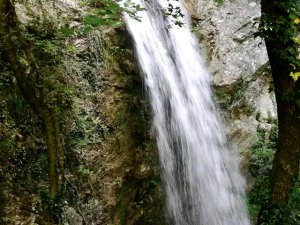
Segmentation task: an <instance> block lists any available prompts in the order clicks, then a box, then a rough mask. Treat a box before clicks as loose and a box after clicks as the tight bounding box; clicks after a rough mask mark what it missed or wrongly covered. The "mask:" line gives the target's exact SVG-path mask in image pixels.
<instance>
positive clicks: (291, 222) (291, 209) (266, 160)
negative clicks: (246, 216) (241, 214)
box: [248, 123, 300, 225]
mask: <svg viewBox="0 0 300 225" xmlns="http://www.w3.org/2000/svg"><path fill="white" fill-rule="evenodd" d="M277 133H278V127H277V125H276V123H272V128H271V130H270V131H269V132H267V131H266V130H265V129H263V128H261V127H260V126H258V127H257V135H258V142H257V144H256V145H255V146H254V147H253V149H252V156H251V159H250V167H249V171H250V173H251V174H252V176H253V177H254V178H255V179H256V181H255V185H254V187H253V189H252V190H251V192H250V193H249V194H248V209H249V212H250V216H251V218H252V219H253V220H256V218H257V216H258V213H259V210H260V208H261V206H262V205H264V206H265V207H267V208H265V210H264V211H262V212H261V213H262V214H264V213H266V215H264V216H266V217H268V218H271V220H270V221H271V222H270V223H269V224H265V225H274V224H276V222H278V221H280V220H282V219H283V221H285V223H284V224H283V225H295V224H297V221H298V222H299V219H300V217H299V215H300V204H299V203H300V191H299V190H300V189H299V183H297V184H296V185H295V188H294V189H293V193H292V195H291V198H290V201H289V204H288V206H287V207H278V206H276V205H274V204H273V203H272V202H271V200H270V190H269V175H270V172H271V169H272V162H273V158H274V154H275V148H276V142H277ZM268 208H270V209H271V210H269V209H268ZM270 211H272V212H273V213H272V215H271V214H269V212H270Z"/></svg>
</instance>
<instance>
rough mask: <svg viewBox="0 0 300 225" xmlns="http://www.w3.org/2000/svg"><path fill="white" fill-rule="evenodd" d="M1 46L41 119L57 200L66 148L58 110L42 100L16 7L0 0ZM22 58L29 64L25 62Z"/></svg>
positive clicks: (51, 185)
mask: <svg viewBox="0 0 300 225" xmlns="http://www.w3.org/2000/svg"><path fill="white" fill-rule="evenodd" d="M0 18H1V19H0V43H1V44H2V47H3V50H4V56H5V57H6V59H7V61H8V62H9V64H10V67H11V69H12V72H13V75H14V77H15V78H16V81H17V85H18V87H19V89H20V90H21V93H22V95H23V97H24V99H25V101H26V102H27V103H28V104H29V105H30V107H31V109H32V110H33V111H34V112H35V113H36V114H37V116H38V117H39V118H40V119H41V121H42V122H43V125H44V129H45V135H46V142H47V149H48V158H49V180H50V182H49V196H50V198H51V199H55V197H56V196H57V193H58V192H59V189H60V183H61V178H60V176H59V172H58V171H59V170H62V169H63V157H64V154H63V146H62V143H61V137H60V127H59V122H58V119H57V115H56V113H55V109H54V108H53V107H51V106H49V105H48V104H47V103H46V102H45V101H44V99H43V90H42V87H41V85H39V84H37V80H38V77H40V76H41V75H40V74H39V73H38V70H37V67H36V66H35V61H34V58H33V55H32V52H31V47H30V43H29V42H28V41H27V40H26V39H25V38H24V37H23V36H22V33H21V32H20V30H19V27H18V23H19V22H18V18H17V15H16V12H15V8H14V4H13V3H12V2H11V1H10V0H0ZM21 58H23V61H24V59H25V60H26V62H27V63H24V62H22V60H21Z"/></svg>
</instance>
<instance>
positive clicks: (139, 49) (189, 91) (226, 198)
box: [125, 0, 250, 225]
mask: <svg viewBox="0 0 300 225" xmlns="http://www.w3.org/2000/svg"><path fill="white" fill-rule="evenodd" d="M133 2H134V3H135V4H139V5H140V6H142V7H143V8H145V9H146V10H144V11H142V12H139V13H138V16H140V19H141V22H139V21H137V20H135V19H133V18H131V17H129V16H128V15H125V20H126V24H127V28H128V30H129V32H130V33H131V35H132V37H133V40H134V44H135V48H136V53H137V57H138V60H139V63H140V67H141V69H142V71H143V74H144V80H145V84H146V87H147V90H148V93H149V98H150V101H151V106H152V111H153V126H154V128H155V133H156V138H157V145H158V149H159V155H160V163H161V167H162V171H163V175H162V176H163V181H164V184H165V192H166V206H167V212H168V219H169V222H170V224H171V225H249V224H250V222H249V219H248V217H247V212H246V207H245V205H244V204H243V199H242V198H243V196H244V187H243V186H244V181H243V179H242V177H241V175H240V172H239V168H238V162H237V158H236V157H235V156H234V155H233V154H232V152H230V151H229V150H228V146H227V144H226V137H225V134H224V131H223V127H222V124H221V119H220V116H219V113H218V110H217V107H216V106H215V105H214V102H213V99H212V90H211V87H210V76H209V73H208V72H207V70H206V68H205V65H204V62H203V59H202V58H201V55H200V52H199V49H198V47H197V42H196V40H195V38H194V37H193V35H192V33H191V32H190V30H189V20H188V18H187V13H186V11H185V9H184V8H183V7H182V6H181V3H180V2H178V1H174V2H172V4H173V5H174V4H176V5H177V6H179V7H181V10H182V12H183V13H184V14H185V15H186V16H185V17H184V18H185V22H184V26H183V27H176V26H175V27H172V28H170V24H171V23H172V22H171V20H172V17H165V16H163V13H162V12H163V9H164V8H166V7H167V6H168V4H169V2H168V0H157V2H156V1H155V0H153V1H149V0H148V1H146V0H144V1H140V0H133ZM174 7H175V6H174Z"/></svg>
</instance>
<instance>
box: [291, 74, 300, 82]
mask: <svg viewBox="0 0 300 225" xmlns="http://www.w3.org/2000/svg"><path fill="white" fill-rule="evenodd" d="M290 76H291V77H292V78H293V80H294V81H295V82H296V81H297V80H298V79H299V77H300V72H295V73H294V72H291V73H290Z"/></svg>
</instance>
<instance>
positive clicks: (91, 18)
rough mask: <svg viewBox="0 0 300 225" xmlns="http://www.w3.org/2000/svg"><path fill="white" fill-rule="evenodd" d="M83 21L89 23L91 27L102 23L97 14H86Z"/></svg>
mask: <svg viewBox="0 0 300 225" xmlns="http://www.w3.org/2000/svg"><path fill="white" fill-rule="evenodd" d="M83 21H84V23H85V25H91V26H93V27H97V26H100V25H103V20H102V19H101V18H100V17H99V16H97V15H89V16H86V17H84V19H83Z"/></svg>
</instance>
